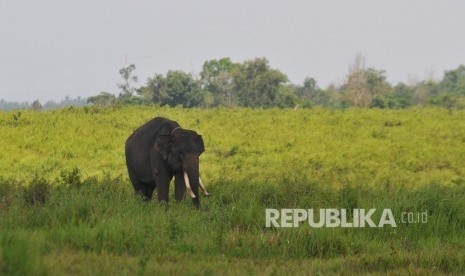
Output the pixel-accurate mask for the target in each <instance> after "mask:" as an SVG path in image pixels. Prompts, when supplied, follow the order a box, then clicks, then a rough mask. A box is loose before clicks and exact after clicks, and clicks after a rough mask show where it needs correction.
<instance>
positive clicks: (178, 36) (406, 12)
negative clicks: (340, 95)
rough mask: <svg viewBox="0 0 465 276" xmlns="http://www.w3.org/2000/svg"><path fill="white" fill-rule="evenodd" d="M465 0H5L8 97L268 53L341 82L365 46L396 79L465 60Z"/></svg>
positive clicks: (54, 96) (296, 78) (50, 96)
mask: <svg viewBox="0 0 465 276" xmlns="http://www.w3.org/2000/svg"><path fill="white" fill-rule="evenodd" d="M464 12H465V1H463V0H443V1H439V0H436V1H433V0H407V1H406V0H385V1H381V0H326V1H323V0H320V1H312V0H306V1H300V0H288V1H284V0H281V1H277V0H235V1H226V0H195V1H194V0H166V1H159V0H112V1H102V0H80V1H63V0H41V1H36V0H15V1H6V0H5V1H1V2H0V99H4V100H7V101H29V102H32V101H34V100H36V99H39V100H40V101H41V102H45V101H48V100H55V101H58V100H61V99H63V98H65V96H70V97H72V98H75V97H77V96H80V97H88V96H92V95H97V94H98V93H100V92H101V91H106V92H110V93H113V94H118V93H119V92H120V91H119V89H118V87H117V85H116V84H117V83H120V82H121V78H120V75H119V73H118V71H119V69H120V68H122V67H124V66H126V65H128V64H131V63H134V64H135V65H136V70H135V74H136V75H137V76H138V77H139V82H138V83H137V84H136V87H138V86H141V85H144V84H145V83H146V81H147V78H149V77H152V76H154V75H155V74H165V73H166V72H168V71H169V70H183V71H185V72H189V73H192V74H199V73H200V71H201V70H202V65H203V63H204V62H205V61H207V60H211V59H219V58H223V57H230V58H231V60H232V61H234V62H243V61H245V60H250V59H254V58H256V57H266V58H267V59H268V60H269V63H270V66H271V67H273V68H276V69H279V70H281V71H282V72H283V73H285V74H286V75H287V76H288V78H289V80H290V82H292V83H294V84H301V83H302V82H303V80H304V79H305V78H306V77H312V78H314V79H315V80H316V81H317V82H318V84H319V86H320V87H323V88H324V87H327V86H328V85H330V84H336V85H338V84H342V83H343V82H344V81H345V78H346V76H347V73H348V70H349V66H350V64H351V63H353V62H354V60H355V56H356V55H357V54H358V53H360V54H362V55H363V56H364V57H365V59H366V65H367V66H368V67H375V68H376V69H378V70H385V71H386V74H387V78H388V81H390V82H391V83H393V84H395V83H397V82H406V83H409V82H413V81H418V80H423V79H428V78H434V79H436V80H440V79H441V78H442V76H443V74H444V72H445V71H446V70H453V69H455V68H457V67H458V66H459V65H460V64H465V35H464V28H465V16H464Z"/></svg>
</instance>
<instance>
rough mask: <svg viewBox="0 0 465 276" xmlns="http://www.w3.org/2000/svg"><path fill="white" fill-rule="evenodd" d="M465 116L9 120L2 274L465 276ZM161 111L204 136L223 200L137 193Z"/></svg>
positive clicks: (209, 174)
mask: <svg viewBox="0 0 465 276" xmlns="http://www.w3.org/2000/svg"><path fill="white" fill-rule="evenodd" d="M464 115H465V111H459V110H446V109H439V108H419V109H407V110H379V109H351V108H349V109H345V110H335V109H333V110H330V109H298V110H289V109H273V108H271V109H266V110H263V109H245V108H243V109H224V108H222V109H183V108H168V107H152V106H128V107H121V106H113V107H106V108H98V107H95V106H92V107H84V108H69V109H63V110H54V111H47V112H34V111H23V112H18V111H13V112H3V113H0V133H1V135H0V147H1V152H2V155H1V156H0V178H1V179H0V226H1V227H0V274H8V275H27V274H29V275H41V274H44V275H50V274H51V275H63V274H134V273H137V274H139V275H144V274H145V275H153V274H167V273H178V274H179V273H188V274H220V273H226V274H244V273H247V274H284V273H286V274H294V273H298V274H308V273H311V274H317V273H322V274H328V273H342V272H346V273H380V272H381V273H383V272H390V273H395V274H400V273H402V274H407V273H409V274H426V273H452V274H463V273H465V265H464V263H463V259H465V253H464V252H465V250H464V249H465V240H464V239H463V237H464V235H465V209H464V208H463V202H465V168H464V167H463V164H465V145H464V144H465V138H464V137H465V121H464V120H463V118H464ZM154 116H166V117H168V118H171V119H174V120H177V121H178V122H179V123H180V124H181V125H182V126H183V127H185V128H190V129H195V130H196V131H198V132H199V133H200V134H202V136H203V138H204V141H205V146H206V152H205V153H204V154H203V155H202V156H201V173H202V177H203V179H204V182H205V184H206V185H207V189H208V190H209V192H210V193H211V194H212V196H211V197H209V198H203V199H202V208H201V210H195V209H194V208H193V207H192V204H191V202H190V201H189V200H186V201H184V202H182V203H176V202H174V200H171V201H170V203H169V207H168V210H167V211H166V210H165V208H163V207H162V206H158V204H157V203H156V202H151V203H144V202H141V201H140V200H139V199H137V198H135V197H134V196H133V191H132V187H131V184H130V182H129V179H128V177H127V173H126V167H125V163H124V142H125V139H126V137H127V136H128V135H129V134H130V133H131V132H132V131H133V130H134V129H135V128H136V127H138V126H139V125H140V124H142V123H143V122H145V121H147V120H149V119H151V118H152V117H154ZM171 198H173V193H171ZM266 208H275V209H281V208H304V209H309V208H314V209H320V208H346V209H348V210H353V209H355V208H366V209H371V208H376V209H379V210H381V209H384V208H390V209H391V210H392V212H393V214H394V216H395V218H396V221H398V220H399V219H400V214H401V213H402V212H414V213H417V212H423V211H428V221H427V223H401V222H399V223H398V224H397V227H396V228H392V227H389V226H387V227H384V228H370V227H367V228H311V227H309V226H308V225H307V224H305V223H303V224H301V225H300V227H298V228H266V227H265V209H266ZM377 217H379V214H378V213H377V215H376V216H375V218H374V220H375V221H376V218H377Z"/></svg>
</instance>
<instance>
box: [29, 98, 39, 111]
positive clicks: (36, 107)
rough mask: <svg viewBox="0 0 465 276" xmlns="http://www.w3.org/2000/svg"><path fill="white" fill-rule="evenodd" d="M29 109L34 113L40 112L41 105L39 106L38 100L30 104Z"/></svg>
mask: <svg viewBox="0 0 465 276" xmlns="http://www.w3.org/2000/svg"><path fill="white" fill-rule="evenodd" d="M31 108H32V110H34V111H41V110H42V105H41V104H40V102H39V100H35V101H34V102H33V103H32V106H31Z"/></svg>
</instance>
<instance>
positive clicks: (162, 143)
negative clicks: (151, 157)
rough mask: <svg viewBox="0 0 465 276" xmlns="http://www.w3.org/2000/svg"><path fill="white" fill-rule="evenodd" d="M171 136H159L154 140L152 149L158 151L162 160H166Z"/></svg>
mask: <svg viewBox="0 0 465 276" xmlns="http://www.w3.org/2000/svg"><path fill="white" fill-rule="evenodd" d="M171 143H172V141H171V136H160V137H158V138H157V139H155V145H154V148H155V150H156V151H158V152H159V153H160V154H161V156H162V157H163V159H164V160H166V159H167V158H168V153H169V152H170V150H171Z"/></svg>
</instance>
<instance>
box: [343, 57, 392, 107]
mask: <svg viewBox="0 0 465 276" xmlns="http://www.w3.org/2000/svg"><path fill="white" fill-rule="evenodd" d="M345 89H346V92H347V96H348V98H349V100H350V101H351V102H352V104H353V105H355V106H357V107H372V106H373V103H374V102H375V100H376V99H377V98H378V97H380V96H382V95H383V94H385V93H390V92H391V91H392V88H391V86H390V85H389V83H388V82H387V81H386V72H385V71H383V70H377V69H375V68H368V69H366V68H365V58H364V57H363V56H362V55H361V54H357V56H356V57H355V61H354V63H353V64H352V65H351V67H350V69H349V75H348V77H347V84H346V85H345Z"/></svg>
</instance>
